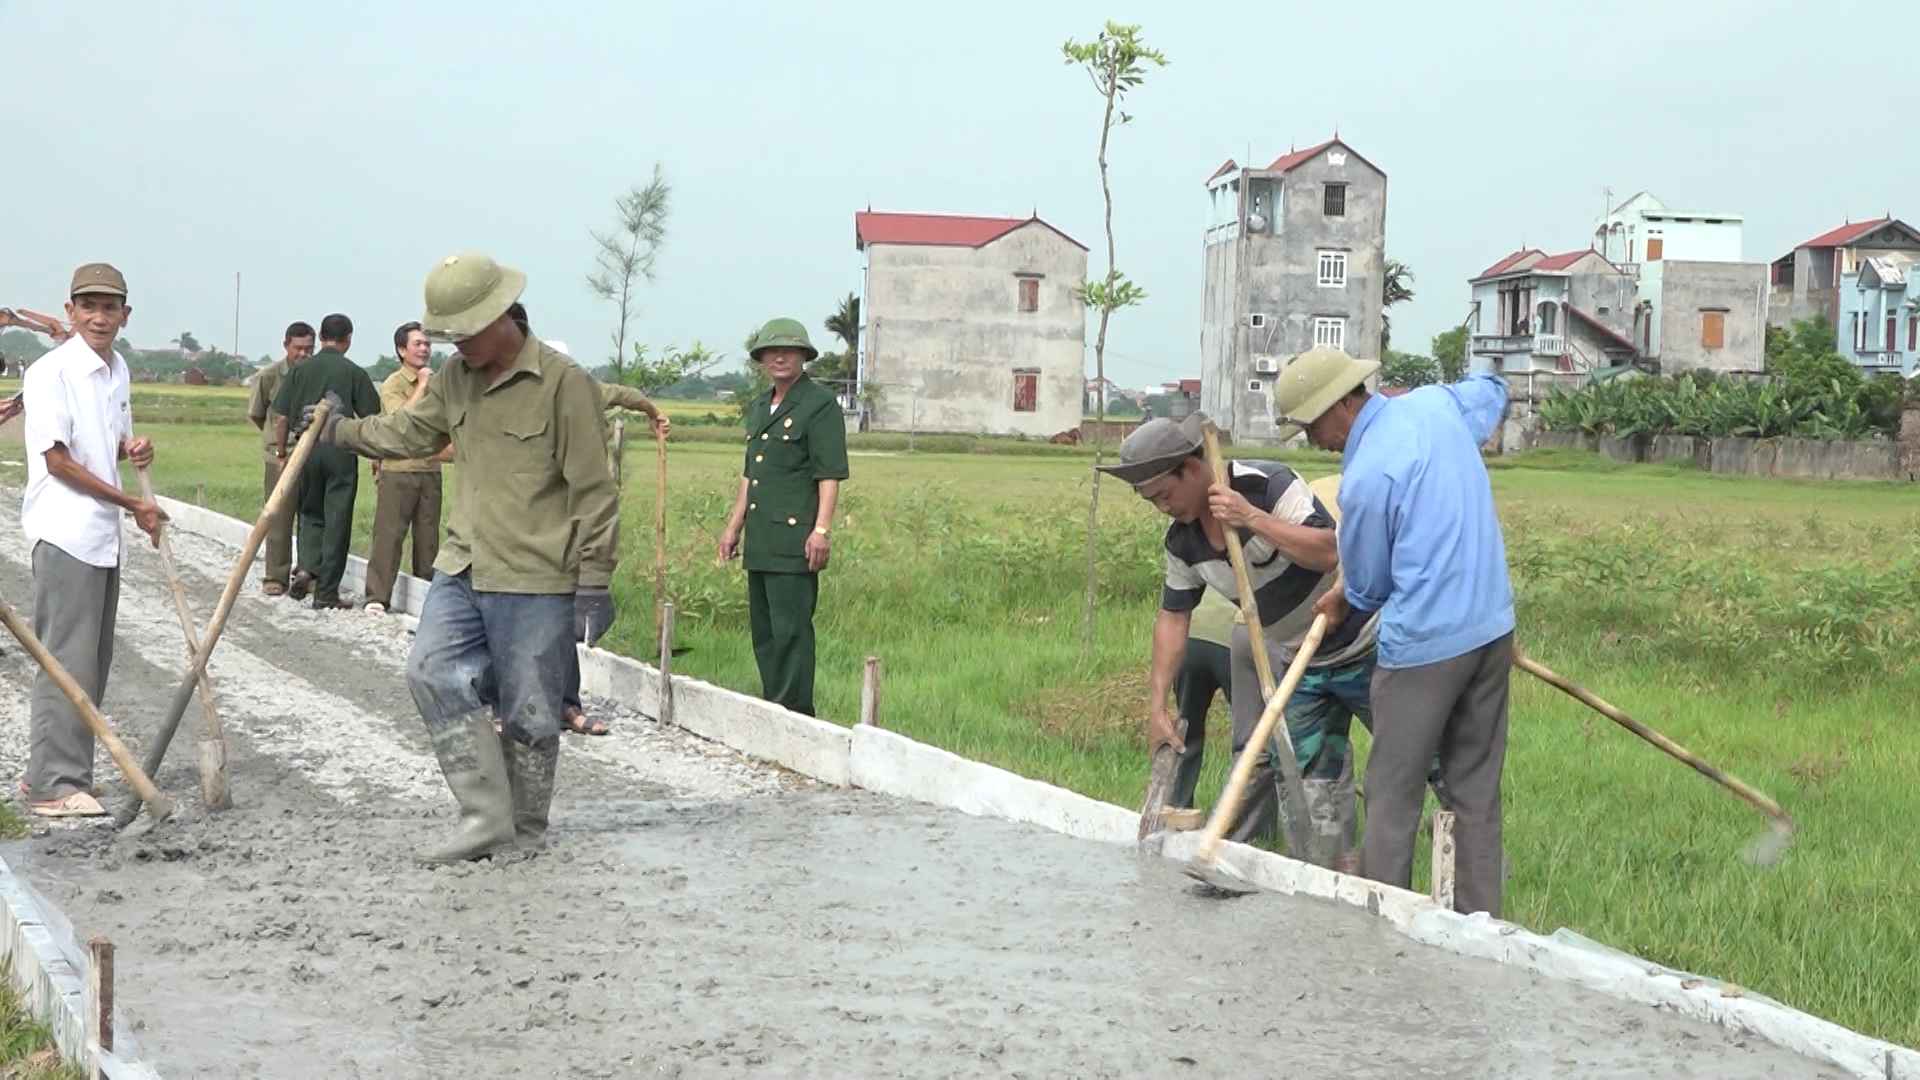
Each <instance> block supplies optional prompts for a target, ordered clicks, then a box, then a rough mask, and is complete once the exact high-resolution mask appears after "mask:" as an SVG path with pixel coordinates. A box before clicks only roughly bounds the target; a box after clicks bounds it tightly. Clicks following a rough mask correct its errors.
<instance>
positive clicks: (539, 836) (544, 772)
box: [500, 735, 560, 851]
mask: <svg viewBox="0 0 1920 1080" xmlns="http://www.w3.org/2000/svg"><path fill="white" fill-rule="evenodd" d="M500 745H501V746H502V747H503V748H504V749H505V751H506V755H507V779H508V782H509V783H510V784H511V785H512V787H513V840H514V845H515V846H516V847H518V848H519V849H520V850H522V851H539V850H541V849H542V848H544V847H546V846H547V810H548V808H549V807H551V806H552V805H553V774H554V772H555V770H557V769H558V768H559V767H560V737H559V736H558V735H556V736H554V737H553V738H550V739H543V740H541V741H540V743H539V744H538V745H535V746H525V745H522V744H521V743H519V742H516V741H515V740H514V739H512V738H511V737H509V736H505V735H502V736H501V737H500Z"/></svg>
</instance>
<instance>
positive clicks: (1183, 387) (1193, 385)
mask: <svg viewBox="0 0 1920 1080" xmlns="http://www.w3.org/2000/svg"><path fill="white" fill-rule="evenodd" d="M1180 392H1181V393H1183V394H1193V395H1194V396H1196V397H1197V396H1199V394H1200V380H1199V379H1181V380H1180Z"/></svg>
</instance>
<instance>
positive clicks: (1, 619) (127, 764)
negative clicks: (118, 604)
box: [0, 599, 173, 818]
mask: <svg viewBox="0 0 1920 1080" xmlns="http://www.w3.org/2000/svg"><path fill="white" fill-rule="evenodd" d="M0 623H5V624H6V627H7V632H8V633H10V634H12V635H13V637H14V640H15V641H18V642H19V643H20V647H21V648H23V649H25V650H27V655H29V656H31V657H33V659H34V662H35V663H37V664H39V665H40V668H41V670H43V671H45V672H46V673H47V677H48V678H50V679H52V680H53V685H55V686H57V687H59V688H60V692H61V693H63V694H65V695H66V696H67V700H68V701H70V702H72V703H73V708H74V711H76V712H78V713H79V714H80V719H81V721H82V722H84V723H85V724H86V725H87V730H89V731H91V732H93V737H94V738H96V739H99V740H100V743H101V745H102V746H105V747H106V748H107V756H108V757H110V758H112V759H113V764H114V766H115V767H116V768H118V769H119V770H120V775H121V776H124V777H126V778H127V783H128V784H129V785H131V786H132V787H133V793H134V794H135V795H138V796H140V802H144V803H146V804H147V811H148V812H149V813H151V814H152V815H153V816H154V817H155V818H164V817H166V816H167V815H169V814H171V813H173V801H172V800H171V799H168V798H167V797H166V796H165V795H163V794H161V792H160V789H159V788H157V787H154V786H153V781H152V779H150V778H149V777H148V775H147V773H148V770H143V769H142V768H140V766H139V764H138V763H136V762H135V761H134V760H133V755H132V754H130V753H128V752H127V745H126V744H125V743H123V742H121V741H120V736H118V735H116V734H114V733H113V728H111V727H109V726H108V724H107V718H106V717H104V716H101V715H100V710H99V709H97V708H95V707H94V704H93V699H91V698H89V697H87V692H86V691H85V690H82V689H80V684H79V683H77V682H75V681H74V678H73V675H72V674H71V673H69V672H68V671H67V669H66V668H65V667H63V666H61V664H60V661H58V660H56V659H54V656H53V654H52V653H50V652H48V651H47V647H46V646H45V645H42V644H41V643H40V639H39V638H38V637H36V636H35V635H34V632H33V628H32V627H30V626H28V625H27V624H26V623H24V622H21V621H20V616H19V615H17V614H15V613H14V610H13V607H12V605H10V604H8V603H7V602H6V601H5V600H4V599H0ZM127 805H128V806H130V807H132V808H133V810H132V813H135V814H137V813H139V812H140V810H139V806H140V804H139V803H128V804H127Z"/></svg>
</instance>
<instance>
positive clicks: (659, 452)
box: [653, 424, 673, 645]
mask: <svg viewBox="0 0 1920 1080" xmlns="http://www.w3.org/2000/svg"><path fill="white" fill-rule="evenodd" d="M653 447H654V459H655V462H656V466H655V469H654V480H653V624H654V626H655V627H660V626H664V625H665V624H666V606H667V437H666V436H665V435H663V434H661V432H660V425H658V424H655V425H654V426H653ZM667 644H668V645H672V644H673V642H672V639H668V642H667Z"/></svg>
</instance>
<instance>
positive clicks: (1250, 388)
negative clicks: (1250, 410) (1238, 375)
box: [1247, 379, 1265, 394]
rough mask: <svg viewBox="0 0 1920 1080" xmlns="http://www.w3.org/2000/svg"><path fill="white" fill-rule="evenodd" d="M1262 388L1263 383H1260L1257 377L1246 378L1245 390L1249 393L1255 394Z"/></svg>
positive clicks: (1263, 386)
mask: <svg viewBox="0 0 1920 1080" xmlns="http://www.w3.org/2000/svg"><path fill="white" fill-rule="evenodd" d="M1264 388H1265V384H1264V383H1262V382H1261V381H1260V380H1259V379H1248V380H1247V392H1248V393H1250V394H1257V393H1259V392H1260V391H1261V390H1262V389H1264Z"/></svg>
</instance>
